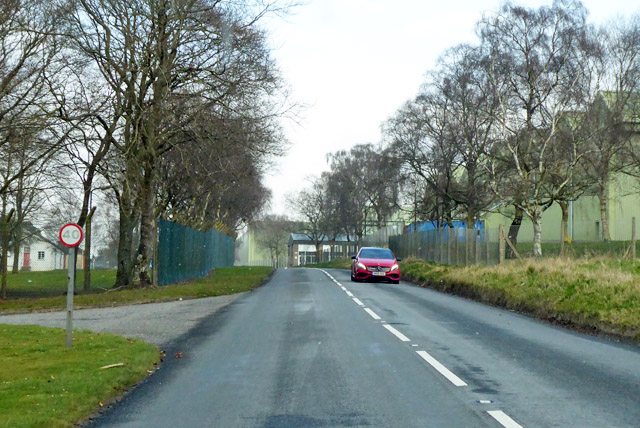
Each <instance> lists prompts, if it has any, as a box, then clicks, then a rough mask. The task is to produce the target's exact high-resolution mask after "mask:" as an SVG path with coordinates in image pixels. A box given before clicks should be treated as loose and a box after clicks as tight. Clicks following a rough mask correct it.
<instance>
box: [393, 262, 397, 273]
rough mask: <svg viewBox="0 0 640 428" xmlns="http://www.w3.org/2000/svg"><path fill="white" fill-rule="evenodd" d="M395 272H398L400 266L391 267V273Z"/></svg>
mask: <svg viewBox="0 0 640 428" xmlns="http://www.w3.org/2000/svg"><path fill="white" fill-rule="evenodd" d="M394 270H398V264H397V263H396V264H395V265H393V266H391V272H393V271H394Z"/></svg>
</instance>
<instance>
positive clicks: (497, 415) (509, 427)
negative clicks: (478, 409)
mask: <svg viewBox="0 0 640 428" xmlns="http://www.w3.org/2000/svg"><path fill="white" fill-rule="evenodd" d="M487 413H489V414H490V415H491V417H493V419H495V420H496V421H498V422H500V425H502V426H503V427H505V428H522V425H520V424H519V423H517V422H516V421H514V420H513V419H511V418H510V417H509V416H508V415H507V414H506V413H504V412H503V411H502V410H491V411H489V412H487Z"/></svg>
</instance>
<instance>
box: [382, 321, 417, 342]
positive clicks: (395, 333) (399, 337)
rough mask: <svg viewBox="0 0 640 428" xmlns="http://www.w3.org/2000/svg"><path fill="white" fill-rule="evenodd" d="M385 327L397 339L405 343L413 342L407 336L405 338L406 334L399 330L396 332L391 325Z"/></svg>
mask: <svg viewBox="0 0 640 428" xmlns="http://www.w3.org/2000/svg"><path fill="white" fill-rule="evenodd" d="M383 327H384V328H386V329H387V330H389V331H390V332H391V333H393V335H394V336H395V337H397V338H398V339H400V340H402V341H403V342H411V340H410V339H409V338H408V337H407V336H405V335H404V334H402V333H400V332H399V331H398V330H396V329H395V328H393V327H391V326H390V325H389V324H384V325H383Z"/></svg>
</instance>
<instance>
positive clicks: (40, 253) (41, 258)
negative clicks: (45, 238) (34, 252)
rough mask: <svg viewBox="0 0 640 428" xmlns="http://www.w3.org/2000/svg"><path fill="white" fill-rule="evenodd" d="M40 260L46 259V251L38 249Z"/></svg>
mask: <svg viewBox="0 0 640 428" xmlns="http://www.w3.org/2000/svg"><path fill="white" fill-rule="evenodd" d="M38 260H44V251H38Z"/></svg>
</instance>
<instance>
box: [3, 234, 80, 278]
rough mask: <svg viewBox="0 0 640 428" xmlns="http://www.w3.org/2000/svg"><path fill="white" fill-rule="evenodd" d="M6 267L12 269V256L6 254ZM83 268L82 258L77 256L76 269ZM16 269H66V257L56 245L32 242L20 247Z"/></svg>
mask: <svg viewBox="0 0 640 428" xmlns="http://www.w3.org/2000/svg"><path fill="white" fill-rule="evenodd" d="M7 255H8V258H7V267H8V269H9V270H11V268H12V267H13V254H12V253H11V252H9V253H7ZM83 266H84V258H83V256H82V255H80V254H79V255H78V260H77V267H78V269H81V268H82V267H83ZM18 267H19V269H20V270H30V271H47V270H56V269H66V267H67V255H66V254H65V251H64V250H63V249H62V248H61V247H59V246H56V245H53V244H51V243H49V242H46V241H33V242H31V243H29V244H25V245H23V246H21V247H20V254H19V255H18Z"/></svg>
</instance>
